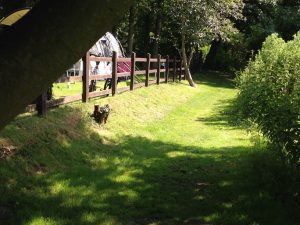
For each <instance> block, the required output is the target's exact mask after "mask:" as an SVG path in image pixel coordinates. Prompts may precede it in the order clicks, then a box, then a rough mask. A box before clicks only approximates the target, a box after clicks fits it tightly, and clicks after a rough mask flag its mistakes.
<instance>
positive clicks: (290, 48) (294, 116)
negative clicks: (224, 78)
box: [237, 32, 300, 163]
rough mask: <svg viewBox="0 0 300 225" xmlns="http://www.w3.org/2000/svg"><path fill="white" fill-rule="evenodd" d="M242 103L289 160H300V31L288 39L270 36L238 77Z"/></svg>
mask: <svg viewBox="0 0 300 225" xmlns="http://www.w3.org/2000/svg"><path fill="white" fill-rule="evenodd" d="M237 80H238V85H239V89H240V92H239V95H238V106H239V108H240V110H241V112H242V115H243V116H244V117H246V118H249V119H251V120H252V121H254V122H255V123H256V124H257V125H258V127H259V129H260V130H261V131H262V133H263V134H264V135H265V136H266V137H268V138H269V140H270V141H271V142H272V143H274V144H276V146H278V147H280V149H281V150H282V153H284V155H285V156H286V158H287V159H288V161H289V162H292V163H299V162H300V32H299V33H298V34H297V35H295V37H294V40H292V41H289V42H285V41H284V40H283V39H281V38H279V37H278V35H277V34H273V35H270V36H269V37H268V38H267V39H266V41H265V42H264V44H263V47H262V49H261V51H260V52H259V53H258V55H257V56H256V58H255V60H252V61H250V62H249V64H248V66H247V67H246V69H245V71H243V72H242V73H241V74H240V75H239V76H238V78H237Z"/></svg>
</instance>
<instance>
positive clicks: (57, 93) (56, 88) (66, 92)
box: [52, 74, 155, 99]
mask: <svg viewBox="0 0 300 225" xmlns="http://www.w3.org/2000/svg"><path fill="white" fill-rule="evenodd" d="M154 78H155V77H154V74H151V76H150V78H149V79H150V80H154ZM145 79H146V78H145V75H138V76H135V83H140V82H144V81H145ZM104 84H105V81H97V91H100V90H101V89H102V90H103V89H104ZM129 85H130V80H121V81H120V82H119V83H118V88H121V87H126V86H129ZM52 91H53V98H54V99H58V98H61V97H66V96H72V95H77V94H82V82H81V81H80V82H70V86H69V87H68V83H54V84H53V88H52Z"/></svg>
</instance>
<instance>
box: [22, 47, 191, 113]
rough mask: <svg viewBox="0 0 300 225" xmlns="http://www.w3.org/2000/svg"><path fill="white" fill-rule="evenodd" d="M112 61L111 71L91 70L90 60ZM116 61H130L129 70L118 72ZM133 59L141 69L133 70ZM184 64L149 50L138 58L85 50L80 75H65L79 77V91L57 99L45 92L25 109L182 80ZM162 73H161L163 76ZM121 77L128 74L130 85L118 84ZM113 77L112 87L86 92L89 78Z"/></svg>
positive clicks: (44, 109) (40, 107)
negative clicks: (142, 79) (140, 79)
mask: <svg viewBox="0 0 300 225" xmlns="http://www.w3.org/2000/svg"><path fill="white" fill-rule="evenodd" d="M91 61H94V62H111V63H112V73H111V74H102V75H97V74H96V75H92V74H91V72H90V62H91ZM119 62H127V63H130V64H131V71H130V72H122V73H118V72H117V66H118V63H119ZM136 63H142V64H144V65H143V68H145V69H144V70H136ZM151 63H152V64H154V65H155V67H156V68H151ZM162 63H164V65H165V66H164V68H161V64H162ZM183 71H184V68H183V67H182V60H178V59H176V57H174V58H172V59H171V58H170V57H169V56H167V57H166V58H162V57H161V55H158V56H157V57H156V58H151V54H147V57H146V58H138V57H136V54H135V53H132V55H131V58H118V57H117V53H116V52H113V56H112V57H96V56H90V53H89V52H87V53H86V55H85V56H84V57H83V75H82V76H71V77H69V78H68V81H69V82H72V81H82V94H78V95H73V96H66V97H63V98H60V99H53V100H50V101H47V96H46V93H43V94H42V95H41V96H39V98H38V100H37V104H32V105H28V106H27V107H26V112H33V111H36V110H37V111H38V114H39V115H45V114H46V111H47V108H52V107H55V106H59V105H63V104H67V103H71V102H75V101H79V100H82V102H88V101H89V99H90V98H95V97H100V96H107V95H110V94H111V95H112V96H115V95H116V94H118V93H122V92H125V91H129V90H130V91H132V90H134V89H136V88H141V87H148V86H149V85H152V84H157V85H159V84H160V83H168V82H169V80H170V79H171V80H172V81H173V82H175V80H177V79H178V80H179V81H181V79H185V76H184V74H183ZM153 73H154V74H155V73H156V80H150V79H149V78H150V74H153ZM162 73H163V77H162ZM136 75H145V76H146V78H145V82H143V83H138V84H136V83H135V76H136ZM120 77H130V85H129V86H126V87H121V88H118V82H117V80H118V78H120ZM108 78H111V79H112V88H111V89H109V90H101V91H94V92H89V85H90V81H91V80H105V79H108Z"/></svg>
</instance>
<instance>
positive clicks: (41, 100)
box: [36, 92, 47, 116]
mask: <svg viewBox="0 0 300 225" xmlns="http://www.w3.org/2000/svg"><path fill="white" fill-rule="evenodd" d="M46 101H47V93H46V92H43V93H42V94H41V95H40V96H39V97H38V98H37V103H36V109H37V111H38V115H39V116H45V115H46V111H47V102H46Z"/></svg>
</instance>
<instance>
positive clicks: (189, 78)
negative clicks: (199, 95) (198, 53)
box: [181, 34, 196, 87]
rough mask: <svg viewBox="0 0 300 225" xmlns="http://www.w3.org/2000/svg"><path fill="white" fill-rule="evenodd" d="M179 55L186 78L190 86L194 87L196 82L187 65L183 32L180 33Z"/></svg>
mask: <svg viewBox="0 0 300 225" xmlns="http://www.w3.org/2000/svg"><path fill="white" fill-rule="evenodd" d="M181 56H182V62H183V66H184V72H185V76H186V79H187V80H188V82H189V84H190V85H191V87H196V84H195V82H194V81H193V78H192V74H191V72H190V68H189V65H188V58H187V55H186V49H185V35H184V34H182V35H181Z"/></svg>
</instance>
